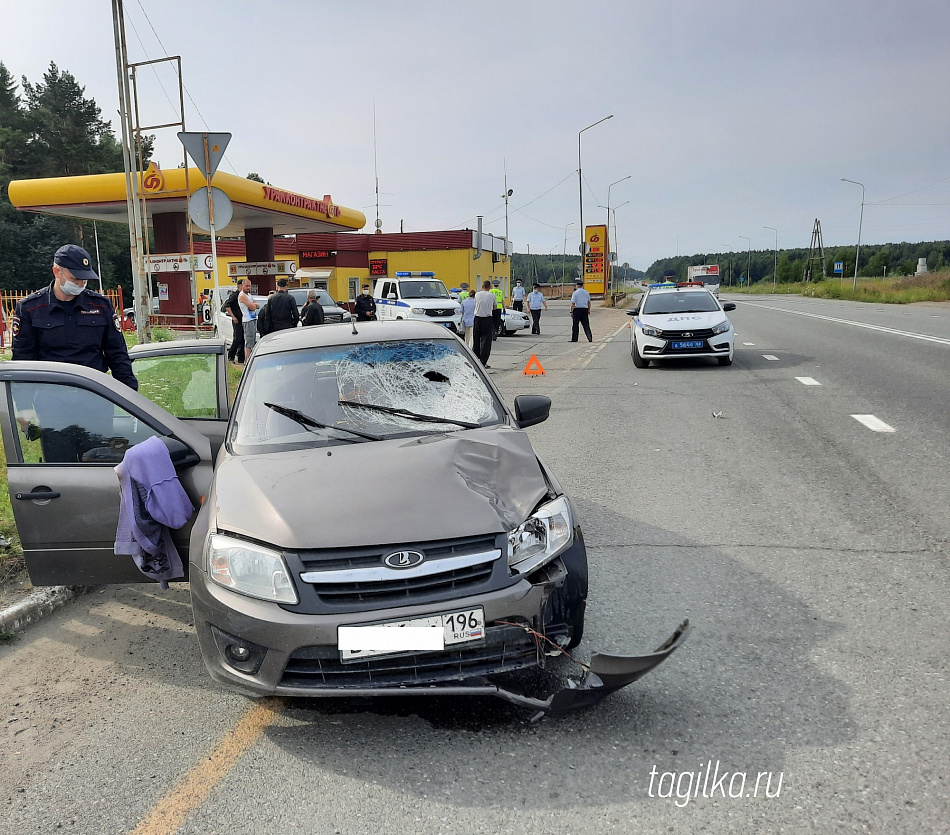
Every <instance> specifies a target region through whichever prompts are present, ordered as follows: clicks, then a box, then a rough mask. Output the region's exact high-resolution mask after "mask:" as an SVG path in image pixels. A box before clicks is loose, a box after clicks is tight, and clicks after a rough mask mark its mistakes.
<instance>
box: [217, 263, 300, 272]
mask: <svg viewBox="0 0 950 835" xmlns="http://www.w3.org/2000/svg"><path fill="white" fill-rule="evenodd" d="M295 272H297V262H296V261H247V262H234V263H231V264H228V275H229V276H239V275H293V274H294V273H295Z"/></svg>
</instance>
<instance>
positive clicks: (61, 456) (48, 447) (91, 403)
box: [10, 382, 159, 466]
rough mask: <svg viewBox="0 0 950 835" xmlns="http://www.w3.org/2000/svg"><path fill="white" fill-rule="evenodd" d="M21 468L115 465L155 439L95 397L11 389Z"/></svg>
mask: <svg viewBox="0 0 950 835" xmlns="http://www.w3.org/2000/svg"><path fill="white" fill-rule="evenodd" d="M10 395H11V397H12V399H13V409H14V412H15V414H16V425H17V441H18V446H19V450H18V453H19V454H18V459H19V462H20V463H23V464H51V465H54V464H55V465H59V464H109V465H112V466H114V465H115V464H118V463H119V462H120V461H121V460H122V459H123V457H124V456H125V451H126V450H127V449H128V448H129V447H132V446H135V445H136V444H140V443H141V442H142V441H144V440H145V439H146V438H151V437H152V436H153V435H157V434H159V433H158V432H156V431H155V430H154V429H152V427H150V426H149V425H148V424H146V423H145V422H144V421H143V420H141V419H140V418H138V417H135V416H134V415H132V414H130V413H129V412H127V411H125V409H123V408H122V407H120V406H118V405H116V404H114V403H113V402H112V401H110V400H108V399H106V398H105V397H102V396H101V395H99V394H97V393H96V392H93V391H89V390H88V389H84V388H80V387H78V386H71V385H64V384H60V383H19V382H14V383H11V384H10Z"/></svg>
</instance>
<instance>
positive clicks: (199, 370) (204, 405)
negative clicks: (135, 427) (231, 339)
mask: <svg viewBox="0 0 950 835" xmlns="http://www.w3.org/2000/svg"><path fill="white" fill-rule="evenodd" d="M132 368H133V371H134V372H135V377H136V379H137V380H138V381H139V393H140V394H144V395H145V396H146V397H147V398H148V399H149V400H151V401H152V402H153V403H157V404H158V405H159V406H161V407H162V408H163V409H164V410H165V411H166V412H169V413H170V414H172V415H174V416H175V417H177V418H217V417H218V369H217V358H216V356H215V355H214V354H181V355H177V356H175V355H168V356H160V357H138V358H136V359H134V361H133V366H132Z"/></svg>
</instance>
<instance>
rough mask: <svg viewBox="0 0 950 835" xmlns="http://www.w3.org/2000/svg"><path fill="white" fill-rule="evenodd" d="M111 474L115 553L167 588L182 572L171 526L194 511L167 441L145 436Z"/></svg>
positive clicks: (179, 522) (178, 526)
mask: <svg viewBox="0 0 950 835" xmlns="http://www.w3.org/2000/svg"><path fill="white" fill-rule="evenodd" d="M115 474H116V475H117V476H118V478H119V491H120V492H119V525H118V528H117V530H116V537H115V553H116V554H128V555H130V556H131V557H132V558H133V559H134V560H135V564H136V565H137V566H138V568H139V571H141V572H142V573H143V574H144V575H145V576H147V577H149V578H151V579H152V580H157V581H158V582H159V583H160V584H161V587H162V588H163V589H167V588H168V581H169V580H174V579H177V578H182V577H184V576H185V571H184V568H183V567H182V564H181V557H179V556H178V551H177V549H176V548H175V545H174V543H173V542H172V538H171V534H169V532H168V531H169V528H180V527H182V526H184V525H185V524H187V523H188V520H189V519H191V516H192V514H193V513H194V512H195V508H194V505H193V504H192V503H191V499H189V498H188V494H187V493H186V492H185V490H184V488H183V487H182V486H181V482H180V481H179V480H178V475H177V474H176V473H175V467H174V466H173V465H172V461H171V456H170V455H169V454H168V447H166V446H165V444H163V443H162V441H161V440H160V439H159V438H155V437H152V438H147V439H146V440H144V441H143V442H142V443H140V444H137V445H136V446H133V447H130V448H129V449H128V450H127V451H126V453H125V457H124V459H123V460H122V462H121V463H120V464H118V465H117V466H116V468H115Z"/></svg>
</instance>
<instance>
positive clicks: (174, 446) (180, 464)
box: [158, 435, 201, 470]
mask: <svg viewBox="0 0 950 835" xmlns="http://www.w3.org/2000/svg"><path fill="white" fill-rule="evenodd" d="M158 439H159V440H160V441H161V442H162V443H163V444H165V446H166V447H168V455H169V456H170V457H171V459H172V466H174V468H175V469H176V470H183V469H185V468H186V467H194V466H195V464H198V463H200V462H201V458H200V457H199V456H198V453H197V452H195V451H194V450H193V449H192V448H191V447H189V446H187V445H186V444H184V443H182V442H181V441H179V440H178V438H172V437H170V436H165V435H159V436H158Z"/></svg>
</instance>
